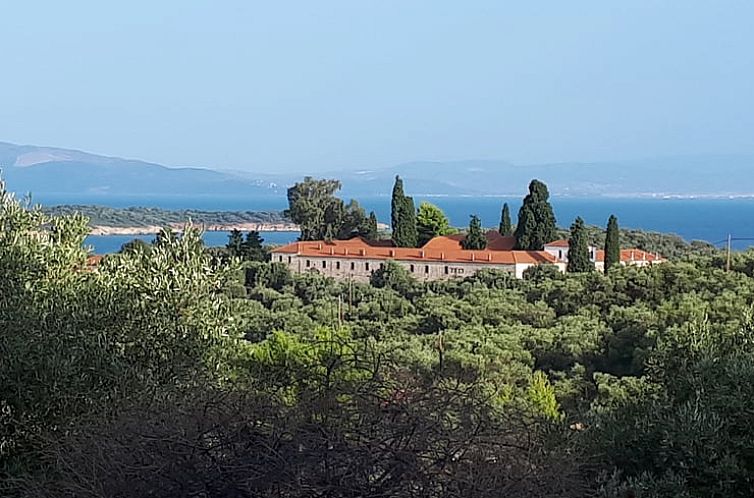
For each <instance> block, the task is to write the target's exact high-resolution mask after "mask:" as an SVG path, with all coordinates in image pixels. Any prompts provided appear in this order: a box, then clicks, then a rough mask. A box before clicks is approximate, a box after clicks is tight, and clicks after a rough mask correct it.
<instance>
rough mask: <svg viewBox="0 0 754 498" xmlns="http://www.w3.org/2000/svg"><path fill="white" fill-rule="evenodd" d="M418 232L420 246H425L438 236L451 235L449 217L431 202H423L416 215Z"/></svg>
mask: <svg viewBox="0 0 754 498" xmlns="http://www.w3.org/2000/svg"><path fill="white" fill-rule="evenodd" d="M416 231H417V234H418V237H419V241H418V242H419V246H423V245H424V244H426V243H427V242H429V241H430V240H431V239H432V238H434V237H437V236H438V235H447V234H449V233H451V232H452V229H451V228H450V222H449V221H448V217H447V216H445V213H443V211H442V209H440V208H439V207H437V206H435V205H434V204H430V203H429V202H422V203H421V204H419V210H418V211H417V213H416Z"/></svg>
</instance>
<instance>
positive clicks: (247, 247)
mask: <svg viewBox="0 0 754 498" xmlns="http://www.w3.org/2000/svg"><path fill="white" fill-rule="evenodd" d="M263 243H264V239H263V238H262V237H261V236H260V235H259V232H257V231H256V230H252V231H251V232H249V233H247V234H246V240H245V241H244V243H243V248H242V257H243V259H245V260H247V261H265V260H266V259H267V252H266V251H265V250H264V247H262V244H263Z"/></svg>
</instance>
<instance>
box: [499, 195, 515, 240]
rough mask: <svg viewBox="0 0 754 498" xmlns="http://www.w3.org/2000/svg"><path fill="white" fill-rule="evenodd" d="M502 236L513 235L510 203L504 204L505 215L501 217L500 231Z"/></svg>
mask: <svg viewBox="0 0 754 498" xmlns="http://www.w3.org/2000/svg"><path fill="white" fill-rule="evenodd" d="M498 231H499V232H500V235H512V234H513V226H512V225H511V210H510V208H509V207H508V203H507V202H506V203H504V204H503V213H502V215H501V216H500V228H499V230H498Z"/></svg>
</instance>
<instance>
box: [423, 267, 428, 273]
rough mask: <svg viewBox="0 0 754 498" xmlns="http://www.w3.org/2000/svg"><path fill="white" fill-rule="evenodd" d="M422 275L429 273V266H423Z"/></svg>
mask: <svg viewBox="0 0 754 498" xmlns="http://www.w3.org/2000/svg"><path fill="white" fill-rule="evenodd" d="M424 273H429V265H425V266H424Z"/></svg>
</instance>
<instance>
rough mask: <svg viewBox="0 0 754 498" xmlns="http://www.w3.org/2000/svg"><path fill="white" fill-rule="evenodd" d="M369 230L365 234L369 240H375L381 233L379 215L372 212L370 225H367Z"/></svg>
mask: <svg viewBox="0 0 754 498" xmlns="http://www.w3.org/2000/svg"><path fill="white" fill-rule="evenodd" d="M367 227H368V230H367V233H366V234H365V236H366V238H367V239H369V240H374V239H376V238H377V234H378V233H379V228H378V227H377V215H376V214H375V213H374V211H372V212H371V213H369V223H368V224H367Z"/></svg>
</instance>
